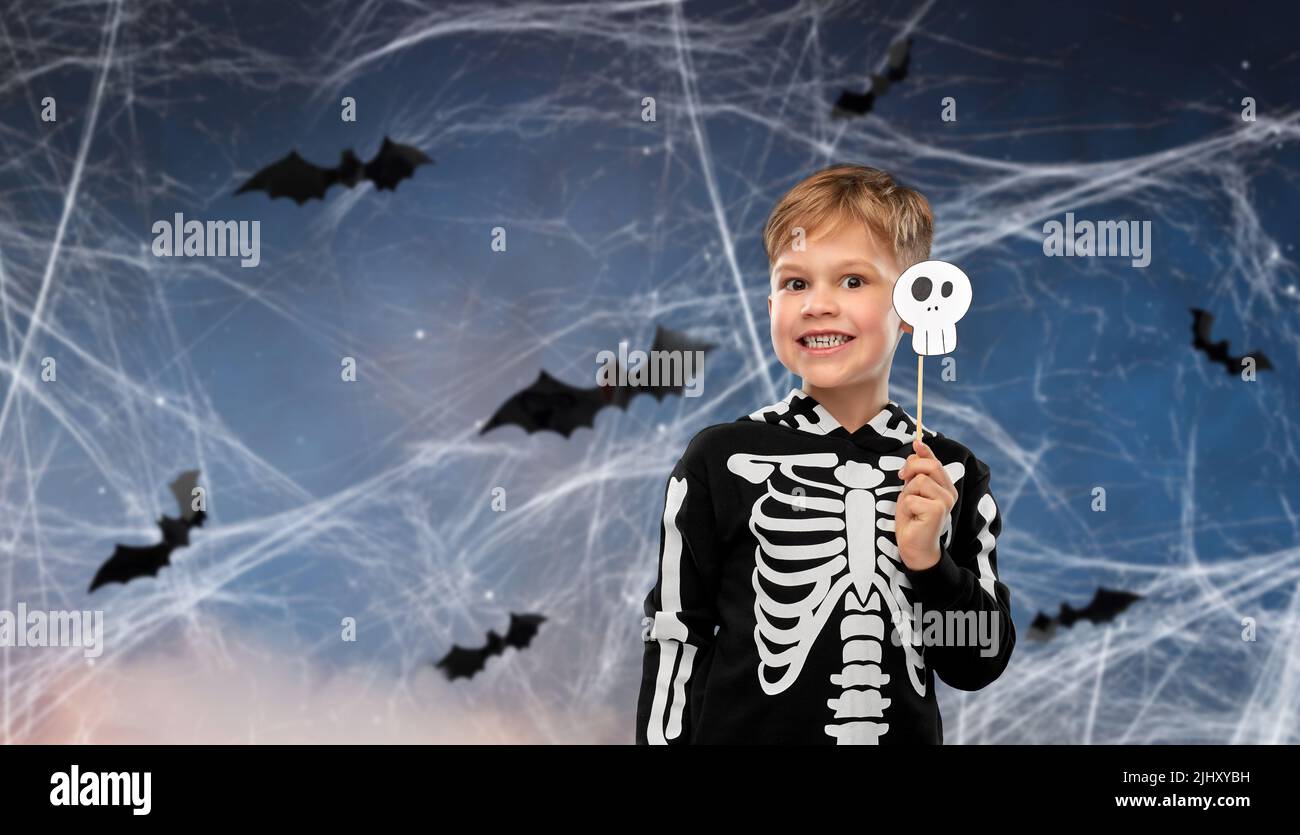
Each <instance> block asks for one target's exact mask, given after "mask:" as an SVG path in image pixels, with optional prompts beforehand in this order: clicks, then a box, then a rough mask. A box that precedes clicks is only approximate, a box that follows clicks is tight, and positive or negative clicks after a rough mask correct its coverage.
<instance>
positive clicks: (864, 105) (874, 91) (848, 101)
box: [831, 37, 912, 118]
mask: <svg viewBox="0 0 1300 835" xmlns="http://www.w3.org/2000/svg"><path fill="white" fill-rule="evenodd" d="M911 61H912V39H911V38H910V37H907V38H903V39H902V40H898V41H894V42H893V43H892V44H890V45H889V57H888V61H887V63H886V66H885V74H884V75H876V74H875V73H872V74H871V88H870V89H869V90H867V92H865V93H855V92H853V91H852V90H843V91H841V92H840V97H839V99H837V100H836V102H835V107H834V108H832V109H831V117H832V118H845V117H848V116H865V115H866V114H867V113H870V112H871V108H872V106H873V105H874V104H875V103H876V99H877V98H879V97H880V96H883V95H884V94H885V93H887V92H889V88H890V87H891V86H893V84H894V83H895V82H897V81H902V80H903V79H904V78H907V66H908V64H909V63H911Z"/></svg>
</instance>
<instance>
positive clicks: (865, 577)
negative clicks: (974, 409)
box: [727, 452, 964, 745]
mask: <svg viewBox="0 0 1300 835" xmlns="http://www.w3.org/2000/svg"><path fill="white" fill-rule="evenodd" d="M905 460H906V459H904V458H901V457H898V456H882V457H881V458H880V459H879V465H880V468H877V467H875V466H872V465H871V464H869V463H864V462H860V461H851V460H849V461H844V462H843V463H841V461H840V459H839V457H838V456H837V455H836V454H835V453H830V452H822V453H807V454H802V455H763V454H756V453H755V454H751V453H737V454H735V455H732V456H731V457H730V458H729V459H728V460H727V469H728V470H730V471H731V472H732V473H735V474H736V475H738V476H740V477H741V478H744V479H745V480H747V481H749V482H750V483H752V484H763V483H766V487H767V490H766V492H765V493H764V494H763V495H762V496H760V497H759V498H758V500H757V501H755V502H754V504H753V507H752V508H751V510H750V518H749V528H750V531H751V532H752V533H753V534H754V537H755V539H756V540H757V542H758V546H757V547H756V548H755V550H754V563H755V567H754V573H753V586H754V593H755V599H754V615H755V618H756V620H757V626H756V627H755V630H754V643H755V644H756V646H757V648H758V654H759V658H760V663H759V667H758V671H757V673H758V679H759V683H760V684H761V686H762V688H763V691H764V692H765V693H767V694H768V695H776V694H778V693H781V692H783V691H784V690H786V689H787V688H788V687H789V686H790V685H791V684H793V683H794V681H795V680H796V679H798V677H799V673H800V671H801V670H802V669H803V665H804V662H805V661H806V660H807V657H808V653H809V651H810V650H811V649H812V646H813V644H814V643H815V642H816V640H817V637H818V636H819V635H820V634H821V631H822V628H823V626H824V625H825V624H826V621H827V620H829V619H830V616H831V614H832V612H833V611H834V607H835V606H837V605H838V604H839V602H840V600H843V601H844V609H845V613H844V616H843V617H842V619H841V621H840V641H841V644H842V647H841V649H842V657H843V662H844V667H843V669H842V670H841V672H839V673H837V674H834V675H832V676H831V677H830V678H831V683H832V684H834V685H836V686H837V687H840V688H841V690H842V692H841V694H840V695H839V696H838V697H837V698H832V699H828V700H827V704H828V706H829V708H830V709H831V710H832V711H834V713H833V718H834V719H835V720H840V721H836V722H833V723H830V724H827V725H826V733H827V734H828V735H830V736H833V737H835V738H836V741H837V742H838V743H839V744H841V745H843V744H868V745H870V744H877V743H879V741H880V737H881V736H882V735H884V734H885V733H886V732H887V731H888V730H889V724H888V722H886V721H885V712H886V710H887V709H888V707H889V703H890V701H891V700H890V699H886V698H884V697H883V696H882V695H881V688H882V687H883V686H884V685H885V684H887V683H888V682H889V676H888V675H886V674H884V673H883V672H882V670H881V663H882V654H883V652H884V645H883V642H884V641H885V640H886V639H887V638H888V628H889V626H890V625H891V624H895V625H897V627H898V631H899V636H900V638H901V641H902V646H901V648H902V650H903V652H904V654H905V656H906V658H907V671H908V676H909V678H910V680H911V685H912V687H913V689H915V691H916V693H917V695H919V696H924V695H925V675H924V670H925V662H924V658H923V656H922V654H921V653H919V652H918V651H917V649H916V647H915V646H913V644H912V631H913V628H914V624H913V623H912V619H911V618H912V610H911V603H910V601H909V600H908V598H907V595H906V592H905V589H909V588H911V584H910V582H909V581H908V578H907V576H906V575H905V574H904V573H903V569H902V562H901V561H900V559H899V555H898V548H897V546H896V545H895V544H894V541H893V536H892V533H893V530H894V513H895V508H896V501H895V499H894V497H895V496H896V495H897V494H898V493H899V492H900V491H901V490H902V484H901V483H897V482H898V477H897V475H896V473H897V471H898V470H899V469H900V468H901V467H902V466H903V463H904V461H905ZM796 469H799V470H807V469H811V470H821V471H822V473H821V474H822V476H823V478H822V479H821V480H818V479H813V478H809V477H807V476H805V475H802V474H801V473H799V472H796ZM945 469H946V470H947V471H948V474H949V476H950V477H951V478H952V480H953V483H954V484H956V483H957V482H958V481H959V480H960V479H961V477H962V474H963V471H964V468H963V466H962V465H961V464H960V463H954V464H947V465H945ZM827 471H829V475H830V477H829V478H827V477H826V475H827ZM887 472H892V473H894V474H895V475H894V477H893V478H892V479H890V480H892V481H894V482H896V483H895V484H892V485H889V486H884V483H885V481H886V480H887V476H886V473H887ZM778 474H779V475H778ZM800 485H803V486H804V487H808V488H813V490H812V491H808V490H805V489H804V487H800ZM800 508H802V509H800ZM950 535H951V518H949V519H948V520H946V521H945V526H944V530H943V533H942V535H941V542H943V541H944V539H946V538H947V537H949V536H950ZM791 538H799V539H800V542H799V544H790V543H789V540H790V539H791ZM760 578H761V579H762V580H764V581H766V582H768V583H771V584H773V585H775V586H780V587H784V588H788V589H792V590H793V589H798V588H802V587H805V586H809V587H811V588H809V590H808V593H807V594H806V595H804V596H803V597H802V598H801V599H799V600H798V601H797V602H794V603H785V602H781V601H778V600H774V599H772V596H771V595H769V594H768V593H767V591H766V590H765V588H764V586H763V583H761V582H760ZM882 602H883V604H884V610H882V608H881V604H882ZM886 611H887V612H888V620H886V619H885V618H884V617H883V614H884V612H886ZM771 618H785V619H791V620H795V625H794V626H792V627H789V628H782V627H779V626H777V625H775V624H773V623H772V621H771ZM768 642H770V643H771V644H773V645H775V646H777V647H781V649H780V650H778V651H773V650H772V649H770V648H769V646H768ZM768 670H773V671H778V670H779V671H780V675H779V677H778V678H777V679H776V680H775V681H771V680H769V678H768V675H767V673H768Z"/></svg>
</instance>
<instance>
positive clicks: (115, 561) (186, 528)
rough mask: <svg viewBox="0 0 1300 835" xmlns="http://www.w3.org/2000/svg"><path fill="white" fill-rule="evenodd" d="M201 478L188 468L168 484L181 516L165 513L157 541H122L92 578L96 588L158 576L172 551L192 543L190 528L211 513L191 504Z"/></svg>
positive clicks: (160, 520) (196, 526) (196, 472)
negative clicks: (147, 543)
mask: <svg viewBox="0 0 1300 835" xmlns="http://www.w3.org/2000/svg"><path fill="white" fill-rule="evenodd" d="M198 482H199V471H198V470H187V471H186V472H183V473H181V474H180V475H179V476H177V477H176V480H175V481H173V482H172V483H171V484H169V485H167V486H168V488H169V489H170V490H171V491H172V495H173V496H175V497H176V504H177V505H179V506H180V511H181V514H180V518H179V519H173V518H172V517H170V516H163V517H162V518H161V519H159V520H158V528H159V530H161V531H162V541H161V542H159V543H158V544H156V545H144V546H140V545H121V544H119V545H118V546H117V547H116V548H115V549H113V556H111V557H109V558H108V561H107V562H105V563H104V564H103V565H101V566H100V567H99V571H97V572H95V579H93V580H91V581H90V588H89V589H88V590H87V591H89V592H93V591H94V590H95V589H97V588H99V587H100V586H103V585H106V584H108V583H129V582H131V581H132V580H134V579H135V578H136V577H145V576H148V577H156V576H158V569H160V568H162V567H163V566H165V565H170V564H171V555H172V551H173V550H175V549H176V548H184V547H185V546H187V545H189V544H190V529H191V528H201V527H203V520H204V518H206V516H207V514H206V513H204V512H203V511H202V510H194V509H193V507H192V505H191V503H190V502H191V499H192V497H193V493H194V488H195V486H196V485H197V484H198Z"/></svg>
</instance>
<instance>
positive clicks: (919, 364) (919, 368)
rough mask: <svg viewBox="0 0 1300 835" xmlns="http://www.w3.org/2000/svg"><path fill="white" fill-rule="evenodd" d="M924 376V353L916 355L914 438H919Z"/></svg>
mask: <svg viewBox="0 0 1300 835" xmlns="http://www.w3.org/2000/svg"><path fill="white" fill-rule="evenodd" d="M924 378H925V355H924V354H917V355H916V439H917V440H918V441H919V440H921V388H922V386H921V381H922V380H923V379H924Z"/></svg>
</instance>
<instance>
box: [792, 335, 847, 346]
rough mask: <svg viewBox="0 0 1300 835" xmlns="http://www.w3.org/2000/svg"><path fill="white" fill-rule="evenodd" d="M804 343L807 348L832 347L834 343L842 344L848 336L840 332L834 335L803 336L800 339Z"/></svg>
mask: <svg viewBox="0 0 1300 835" xmlns="http://www.w3.org/2000/svg"><path fill="white" fill-rule="evenodd" d="M801 341H802V342H803V344H804V345H807V346H808V347H809V348H834V347H835V346H836V345H843V344H844V343H845V342H848V341H849V337H847V336H844V335H842V334H835V335H834V336H805V337H804V338H803V339H802V340H801Z"/></svg>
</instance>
